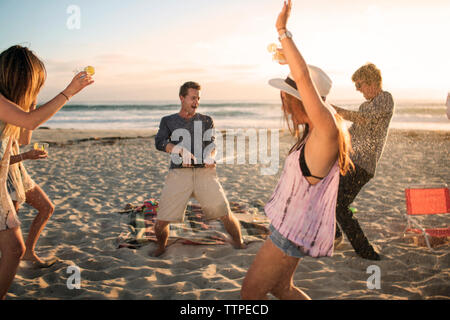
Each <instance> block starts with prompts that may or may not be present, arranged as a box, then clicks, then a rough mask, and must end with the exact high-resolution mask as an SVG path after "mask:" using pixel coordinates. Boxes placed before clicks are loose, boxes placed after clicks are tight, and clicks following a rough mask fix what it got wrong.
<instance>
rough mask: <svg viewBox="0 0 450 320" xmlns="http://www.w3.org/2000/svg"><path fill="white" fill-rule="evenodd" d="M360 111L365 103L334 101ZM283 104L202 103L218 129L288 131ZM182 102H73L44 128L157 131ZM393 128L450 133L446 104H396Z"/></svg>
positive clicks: (243, 102) (418, 102) (401, 102)
mask: <svg viewBox="0 0 450 320" xmlns="http://www.w3.org/2000/svg"><path fill="white" fill-rule="evenodd" d="M331 103H332V104H335V105H338V106H341V107H343V108H347V109H349V110H357V109H358V107H359V105H360V103H362V101H331ZM280 106H281V104H280V102H279V101H269V102H267V101H265V102H258V101H255V102H248V101H228V102H227V101H215V102H202V103H201V104H200V107H199V109H198V110H197V111H198V112H200V113H203V114H207V115H210V116H211V117H213V119H214V123H215V126H216V128H217V129H238V128H241V129H246V128H268V129H277V128H286V123H285V121H284V119H283V114H282V112H281V107H280ZM179 110H180V104H179V102H173V101H172V102H171V101H153V102H145V103H143V102H139V103H136V102H134V103H133V102H120V103H117V102H106V103H78V104H76V103H72V104H68V105H67V106H65V107H64V108H63V109H62V110H61V111H59V112H58V113H57V114H56V115H55V116H54V117H53V118H52V119H50V120H49V121H47V122H46V123H45V124H44V125H43V126H46V127H49V128H52V129H53V128H63V129H157V128H158V127H159V122H160V120H161V118H162V117H163V116H166V115H169V114H172V113H177V112H178V111H179ZM391 128H396V129H416V130H443V131H450V120H448V119H447V116H446V106H445V101H398V102H396V106H395V112H394V117H393V119H392V123H391Z"/></svg>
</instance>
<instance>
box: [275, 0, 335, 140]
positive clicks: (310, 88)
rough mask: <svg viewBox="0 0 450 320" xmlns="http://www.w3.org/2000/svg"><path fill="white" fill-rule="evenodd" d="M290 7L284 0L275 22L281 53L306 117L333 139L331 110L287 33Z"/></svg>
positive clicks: (333, 128)
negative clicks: (295, 85) (294, 83)
mask: <svg viewBox="0 0 450 320" xmlns="http://www.w3.org/2000/svg"><path fill="white" fill-rule="evenodd" d="M291 7H292V1H291V0H288V1H287V2H286V1H285V2H284V5H283V9H282V10H281V13H280V14H279V16H278V19H277V22H276V28H277V31H278V34H279V36H280V42H281V46H282V48H283V54H284V56H285V58H286V61H287V63H288V65H289V68H290V71H291V74H292V76H293V78H294V80H295V82H296V84H297V88H298V91H299V93H300V96H301V97H302V102H303V105H304V107H305V111H306V113H307V115H308V118H309V119H310V120H311V122H312V124H313V125H314V127H315V128H316V129H318V130H317V132H318V133H320V134H321V135H327V136H330V137H331V138H333V139H334V138H336V136H337V135H338V129H337V126H336V122H335V119H334V117H333V114H332V111H331V109H330V107H328V106H327V105H326V103H325V102H324V101H323V100H322V98H321V97H320V95H319V93H318V91H317V89H316V87H315V85H314V83H313V81H312V79H311V75H310V72H309V69H308V65H307V64H306V61H305V60H304V58H303V56H302V55H301V53H300V51H299V50H298V49H297V47H296V45H295V43H294V41H293V40H292V38H291V37H289V34H287V28H286V24H287V21H288V19H289V15H290V12H291Z"/></svg>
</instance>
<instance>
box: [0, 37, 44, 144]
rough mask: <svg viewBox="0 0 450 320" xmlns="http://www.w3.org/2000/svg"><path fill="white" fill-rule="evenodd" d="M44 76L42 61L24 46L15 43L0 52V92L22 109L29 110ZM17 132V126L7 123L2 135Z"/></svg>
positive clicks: (17, 135) (18, 131)
mask: <svg viewBox="0 0 450 320" xmlns="http://www.w3.org/2000/svg"><path fill="white" fill-rule="evenodd" d="M46 77H47V72H46V70H45V66H44V63H43V62H42V61H41V60H40V59H39V58H38V57H37V56H36V55H35V54H34V53H33V52H32V51H31V50H29V49H28V48H26V47H22V46H20V45H15V46H12V47H10V48H9V49H7V50H5V51H3V52H2V53H1V54H0V93H1V94H2V95H3V96H4V97H5V98H6V99H8V100H10V101H12V102H14V103H15V104H17V105H18V106H20V107H21V108H22V110H24V111H26V112H28V111H29V110H30V106H31V105H32V104H33V103H34V102H35V101H36V98H37V95H38V93H39V91H40V90H41V88H42V86H43V85H44V82H45V79H46ZM19 134H20V128H19V127H17V126H14V125H12V124H8V123H7V124H6V127H5V129H4V130H3V134H2V137H8V136H11V137H14V138H18V137H19Z"/></svg>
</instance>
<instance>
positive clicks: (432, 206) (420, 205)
mask: <svg viewBox="0 0 450 320" xmlns="http://www.w3.org/2000/svg"><path fill="white" fill-rule="evenodd" d="M405 197H406V220H407V225H406V229H405V232H404V235H406V233H415V234H422V235H423V236H424V238H425V241H426V244H427V246H428V248H430V250H433V249H432V248H431V245H430V239H429V237H438V238H443V237H450V227H446V228H430V229H425V228H423V227H422V226H421V225H420V224H419V223H418V222H417V221H415V220H414V218H413V217H414V216H419V215H434V214H446V213H450V192H449V189H448V187H447V186H443V187H428V188H427V187H415V188H409V189H405ZM412 225H414V226H416V227H417V228H412Z"/></svg>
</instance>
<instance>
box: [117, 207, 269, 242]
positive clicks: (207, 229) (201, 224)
mask: <svg viewBox="0 0 450 320" xmlns="http://www.w3.org/2000/svg"><path fill="white" fill-rule="evenodd" d="M152 200H153V199H152ZM153 203H154V202H153ZM149 207H151V205H148V201H146V202H145V204H144V205H143V206H141V207H135V208H133V207H130V206H129V207H128V210H125V211H122V212H120V213H122V214H123V213H126V214H127V218H128V221H127V228H128V232H125V233H122V234H121V235H120V236H119V238H118V248H130V249H137V248H140V247H142V246H144V245H146V244H148V243H150V242H156V236H155V232H154V225H155V221H156V217H157V213H156V212H157V210H152V209H151V208H149ZM230 207H231V211H232V212H233V213H234V214H237V216H238V220H239V222H240V224H241V233H242V237H243V239H244V241H245V242H246V243H250V242H254V241H261V240H264V239H265V238H266V237H267V235H268V234H269V229H268V221H264V219H260V220H261V222H258V223H255V222H247V221H244V220H250V221H251V220H253V218H252V217H254V216H256V215H254V214H252V213H249V210H247V209H246V206H245V205H241V204H239V203H236V202H231V203H230ZM240 217H241V218H240ZM229 238H230V237H229V235H228V233H227V232H226V230H225V228H224V226H223V223H222V222H221V221H220V220H210V221H206V220H204V215H203V211H202V208H201V206H200V205H197V204H192V203H190V204H188V206H187V208H186V213H185V218H184V222H182V223H171V224H170V233H169V241H168V245H170V244H173V243H175V242H178V241H181V242H182V243H183V244H194V245H217V244H225V243H228V242H229V241H227V239H229Z"/></svg>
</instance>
